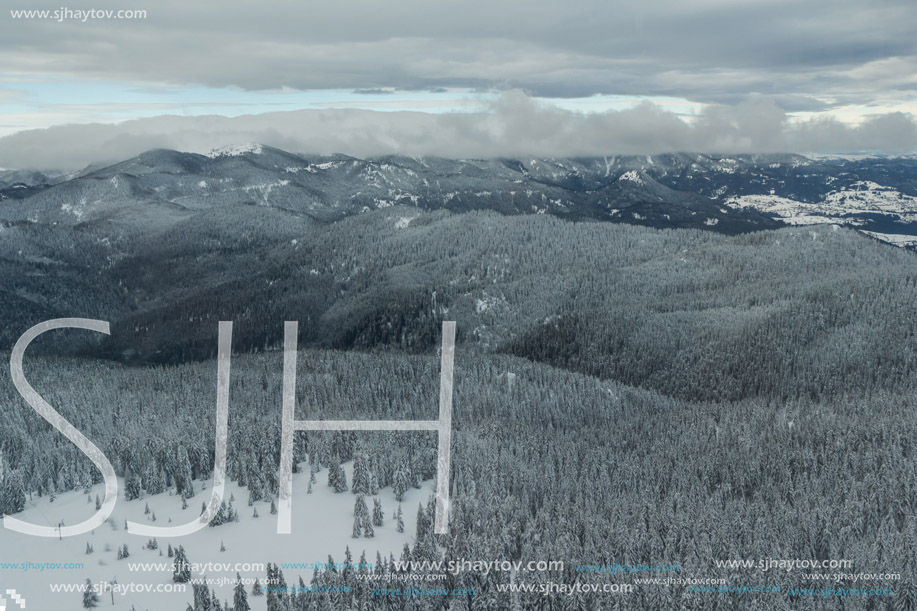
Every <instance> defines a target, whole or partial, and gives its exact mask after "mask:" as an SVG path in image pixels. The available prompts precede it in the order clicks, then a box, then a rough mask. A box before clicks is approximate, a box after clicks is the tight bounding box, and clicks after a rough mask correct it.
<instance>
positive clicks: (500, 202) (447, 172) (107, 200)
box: [0, 144, 917, 246]
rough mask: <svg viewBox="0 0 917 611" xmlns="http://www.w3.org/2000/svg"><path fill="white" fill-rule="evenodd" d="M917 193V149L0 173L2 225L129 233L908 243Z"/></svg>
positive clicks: (224, 159)
mask: <svg viewBox="0 0 917 611" xmlns="http://www.w3.org/2000/svg"><path fill="white" fill-rule="evenodd" d="M915 197H917V157H893V158H892V157H860V158H853V159H845V158H809V157H805V156H801V155H740V156H716V155H702V154H665V155H651V156H611V157H601V158H585V159H532V158H526V159H493V160H450V159H441V158H413V157H403V156H388V157H380V158H374V159H357V158H354V157H348V156H346V155H333V156H314V155H299V154H294V153H289V152H286V151H282V150H279V149H276V148H272V147H268V146H262V145H259V144H243V145H239V146H232V147H226V148H221V149H216V150H214V151H211V152H210V153H209V154H207V155H197V154H192V153H180V152H176V151H170V150H152V151H148V152H146V153H143V154H142V155H139V156H137V157H134V158H132V159H128V160H125V161H123V162H121V163H118V164H115V165H112V166H109V167H104V168H98V167H94V166H91V167H90V168H87V169H86V170H84V171H82V172H78V173H75V174H73V175H69V176H62V177H56V178H52V177H49V176H46V175H44V174H41V173H37V172H22V171H12V170H5V171H3V172H2V173H0V201H4V202H5V203H4V204H0V221H5V222H7V223H15V222H21V221H28V222H32V223H47V224H52V223H53V224H64V225H71V226H76V225H81V224H85V223H91V224H97V223H110V224H114V225H115V226H117V227H119V228H120V229H121V230H122V231H123V232H125V233H126V234H130V233H131V230H136V229H138V228H139V229H146V228H149V227H151V226H154V227H155V226H168V225H170V224H173V223H175V222H178V221H180V220H182V219H184V218H187V217H188V216H192V215H195V214H197V213H200V212H201V211H205V210H210V209H214V208H220V207H224V206H226V205H234V204H249V205H254V206H268V207H273V208H278V209H282V210H288V211H290V212H293V213H296V214H305V215H308V216H310V217H312V218H314V219H316V220H319V221H326V222H327V221H336V220H340V219H342V218H345V217H347V216H351V215H354V214H359V213H361V212H366V211H369V210H374V209H378V208H386V207H389V206H394V205H409V206H414V207H418V208H421V209H426V210H433V209H448V210H450V211H452V212H467V211H470V210H482V209H483V210H494V211H497V212H500V213H503V214H551V215H555V216H559V217H562V218H567V219H571V220H601V221H610V222H625V223H633V224H641V225H649V226H654V227H693V228H698V229H709V230H714V231H717V232H722V233H742V232H746V231H753V230H759V229H769V228H775V227H778V226H780V225H782V224H784V223H786V224H800V223H806V224H808V223H833V224H841V225H849V226H852V227H856V228H857V229H858V230H861V231H863V232H864V233H867V234H869V235H872V236H874V237H878V238H879V239H882V240H885V241H887V242H890V243H894V244H898V245H906V246H908V245H913V244H914V243H915V242H917V223H915V219H917V217H915V214H917V209H915V205H914V204H915ZM7 200H9V201H7Z"/></svg>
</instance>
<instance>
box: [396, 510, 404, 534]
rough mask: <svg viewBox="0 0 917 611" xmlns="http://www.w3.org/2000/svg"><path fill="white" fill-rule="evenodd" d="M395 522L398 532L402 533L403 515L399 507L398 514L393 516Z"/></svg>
mask: <svg viewBox="0 0 917 611" xmlns="http://www.w3.org/2000/svg"><path fill="white" fill-rule="evenodd" d="M395 520H396V521H397V523H398V532H400V533H403V532H404V514H403V513H402V512H401V505H398V513H396V514H395Z"/></svg>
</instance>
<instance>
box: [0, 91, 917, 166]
mask: <svg viewBox="0 0 917 611" xmlns="http://www.w3.org/2000/svg"><path fill="white" fill-rule="evenodd" d="M242 142H259V143H262V144H267V145H271V146H276V147H278V148H282V149H285V150H289V151H294V152H302V153H320V154H331V153H345V154H350V155H354V156H358V157H371V156H377V155H384V154H392V153H395V154H406V155H436V156H443V157H464V158H469V157H478V158H485V157H504V156H505V157H513V156H543V157H560V156H587V155H608V154H649V153H661V152H673V151H698V152H719V153H733V152H750V153H759V152H833V153H843V152H861V151H880V152H886V153H892V152H904V153H911V152H914V151H915V149H917V125H915V122H914V118H913V117H911V116H908V115H905V114H902V113H891V114H885V115H876V116H874V117H872V118H870V119H869V120H867V121H865V122H864V123H863V124H862V125H860V126H856V127H852V126H848V125H845V124H842V123H840V122H838V121H836V120H831V119H817V120H811V121H807V122H801V123H800V122H791V121H789V120H788V119H787V116H786V113H785V112H784V111H783V110H782V109H781V108H780V107H779V106H778V105H777V104H776V103H775V102H774V101H773V100H772V99H769V98H766V97H763V96H756V97H751V98H749V99H747V100H745V101H743V102H741V103H739V104H735V105H711V106H708V107H706V108H705V110H704V111H703V112H702V113H701V114H700V115H699V116H698V117H696V118H695V120H693V121H691V122H689V121H686V120H684V119H682V118H680V117H679V116H677V115H675V114H673V113H671V112H667V111H665V110H663V109H662V108H660V107H659V106H656V105H654V104H651V103H642V104H640V105H638V106H636V107H635V108H632V109H628V110H623V111H608V112H603V113H591V114H583V113H577V112H571V111H566V110H561V109H559V108H557V107H554V106H549V105H545V104H543V103H539V102H537V101H535V100H533V99H532V98H530V97H528V96H526V95H525V94H524V93H522V92H520V91H511V92H508V93H506V94H504V95H502V96H501V97H500V98H499V99H498V100H496V101H495V102H494V104H493V105H492V107H491V108H490V109H488V110H487V111H486V112H472V113H458V112H457V113H446V114H427V113H422V112H374V111H366V110H341V109H336V110H301V111H289V112H275V113H266V114H260V115H247V116H242V117H235V118H227V117H221V116H203V117H176V116H163V117H155V118H150V119H138V120H133V121H127V122H124V123H121V124H118V125H67V126H59V127H52V128H48V129H44V130H31V131H26V132H20V133H18V134H13V135H11V136H7V137H5V138H0V167H14V168H37V169H77V168H80V167H83V166H85V165H87V164H89V163H91V162H100V161H101V162H104V161H116V160H121V159H125V158H127V157H131V156H133V155H136V154H139V153H141V152H143V151H146V150H149V149H151V148H172V149H177V150H182V151H190V152H198V153H206V152H208V151H210V150H211V149H213V148H217V147H220V146H226V145H230V144H238V143H242Z"/></svg>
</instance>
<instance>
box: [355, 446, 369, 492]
mask: <svg viewBox="0 0 917 611" xmlns="http://www.w3.org/2000/svg"><path fill="white" fill-rule="evenodd" d="M366 463H367V460H366V456H364V455H363V454H357V455H356V456H354V458H353V485H352V486H351V490H352V491H353V493H354V494H369V477H370V475H369V470H368V468H367V464H366Z"/></svg>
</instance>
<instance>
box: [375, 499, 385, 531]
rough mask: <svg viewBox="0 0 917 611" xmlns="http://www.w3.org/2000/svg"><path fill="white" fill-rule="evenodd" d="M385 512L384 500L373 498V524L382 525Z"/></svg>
mask: <svg viewBox="0 0 917 611" xmlns="http://www.w3.org/2000/svg"><path fill="white" fill-rule="evenodd" d="M384 519H385V514H384V513H382V502H381V501H380V500H379V499H373V526H382V521H383V520H384Z"/></svg>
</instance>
